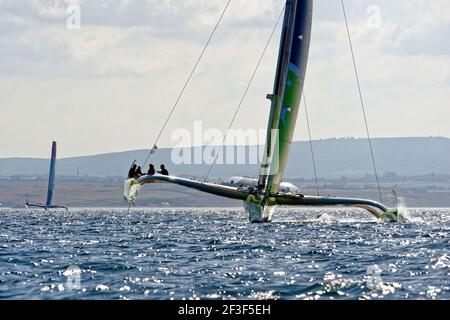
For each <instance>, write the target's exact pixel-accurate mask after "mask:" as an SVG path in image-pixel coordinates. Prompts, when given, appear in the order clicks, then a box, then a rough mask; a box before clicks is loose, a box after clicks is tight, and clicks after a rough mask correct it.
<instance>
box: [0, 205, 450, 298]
mask: <svg viewBox="0 0 450 320" xmlns="http://www.w3.org/2000/svg"><path fill="white" fill-rule="evenodd" d="M408 214H409V217H410V220H409V221H408V222H403V223H388V222H377V221H375V220H374V219H372V218H371V216H370V215H368V214H366V213H364V212H362V211H358V210H352V209H338V210H336V209H332V210H330V209H327V210H323V209H300V210H299V209H295V210H292V209H283V208H280V209H278V211H277V212H276V215H275V217H274V222H273V223H270V224H249V223H248V222H247V220H246V216H245V213H244V211H243V210H242V209H241V208H236V209H229V208H227V209H216V208H210V209H145V210H139V209H135V210H132V211H131V212H130V213H127V211H126V210H122V209H79V210H75V209H74V210H70V211H69V212H65V211H53V212H44V211H30V210H17V209H14V210H13V209H0V299H66V298H70V299H171V298H173V299H183V298H186V299H197V298H200V299H202V298H203V299H204V298H207V299H450V291H449V288H450V250H449V248H450V235H449V232H450V209H411V210H409V213H408Z"/></svg>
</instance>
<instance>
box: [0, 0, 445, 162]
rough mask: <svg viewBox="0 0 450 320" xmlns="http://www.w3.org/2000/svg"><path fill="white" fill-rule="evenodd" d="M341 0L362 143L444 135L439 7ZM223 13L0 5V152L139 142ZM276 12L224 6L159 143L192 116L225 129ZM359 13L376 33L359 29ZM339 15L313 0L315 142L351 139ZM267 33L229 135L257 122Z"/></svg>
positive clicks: (198, 4) (255, 1) (272, 57)
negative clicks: (71, 15) (76, 23)
mask: <svg viewBox="0 0 450 320" xmlns="http://www.w3.org/2000/svg"><path fill="white" fill-rule="evenodd" d="M77 3H79V5H80V8H81V29H80V30H68V29H67V28H66V19H67V17H68V14H67V11H66V9H67V6H68V5H70V4H77ZM345 3H346V7H347V11H348V12H347V14H348V18H349V22H350V30H351V33H352V37H353V42H354V47H355V53H356V58H357V63H358V67H359V70H360V76H361V82H362V85H363V94H364V97H365V99H366V105H367V111H368V115H369V122H370V125H371V129H372V132H373V135H375V136H406V135H432V134H434V135H436V134H442V135H447V136H450V131H449V130H450V129H449V127H448V124H447V122H448V119H449V117H450V114H449V109H448V107H447V105H448V104H447V103H446V101H448V100H449V99H450V90H449V89H450V79H449V77H450V76H449V75H450V51H449V50H450V44H449V42H448V41H446V39H448V38H449V37H450V28H448V27H449V24H450V4H449V2H448V1H447V0H434V1H432V2H430V1H424V0H415V1H407V0H402V1H400V0H398V1H387V0H376V1H356V0H347V1H346V2H345ZM225 4H226V1H224V0H208V1H206V0H147V1H142V0H139V1H138V0H110V1H98V0H89V1H87V0H80V1H68V0H60V1H58V0H28V1H26V0H14V1H13V0H0V46H1V48H2V50H1V51H0V59H1V61H4V62H5V63H2V64H0V119H1V120H0V127H1V128H2V134H1V135H0V156H12V155H40V156H45V155H47V153H48V150H47V149H48V148H47V145H48V143H47V142H48V140H50V139H53V138H54V137H55V136H57V138H58V139H59V140H61V144H60V146H61V148H62V149H61V152H62V154H63V155H65V156H69V155H79V154H86V153H99V152H107V151H116V150H127V149H132V148H148V147H150V146H151V144H152V140H153V139H154V137H155V136H156V134H157V132H158V130H159V128H160V126H161V124H162V123H163V121H164V119H165V117H166V116H167V114H168V112H169V110H170V108H171V106H172V104H173V102H174V100H175V98H176V95H177V94H178V92H179V90H180V89H181V87H182V85H183V83H184V81H185V79H186V77H187V75H188V74H189V72H190V70H191V68H192V66H193V64H194V62H195V60H196V59H197V57H198V55H199V54H200V52H201V50H202V48H203V45H204V43H205V41H206V39H207V38H208V36H209V34H210V32H211V30H212V28H213V26H214V24H215V22H216V21H217V18H218V16H219V15H220V13H221V11H222V10H223V8H224V6H225ZM283 4H284V1H282V0H270V1H269V0H267V1H263V2H262V1H259V0H242V1H232V2H231V5H230V7H229V11H228V12H227V14H226V15H225V17H224V19H223V22H222V24H221V26H220V28H219V29H218V30H217V33H216V35H215V37H214V38H213V41H212V42H211V44H210V47H209V48H208V50H207V52H206V55H205V56H204V58H203V60H202V61H201V63H200V65H199V67H198V70H197V72H196V74H195V75H194V77H193V79H192V81H191V83H190V84H189V87H188V89H187V91H186V93H185V96H184V97H183V99H182V101H181V102H180V105H179V107H178V109H177V111H176V112H175V114H174V116H173V118H172V119H171V121H170V122H169V125H168V127H167V134H165V135H163V138H162V141H161V144H162V145H170V144H171V141H170V140H169V138H170V132H171V130H174V129H176V128H179V127H185V128H187V129H192V123H193V122H194V121H195V120H199V119H202V120H204V122H205V127H216V128H219V129H221V130H224V129H225V128H226V127H227V125H228V122H229V120H230V117H231V115H232V113H233V112H234V109H235V108H236V106H237V103H238V102H239V100H240V98H241V96H242V93H243V91H244V89H245V86H246V84H247V81H248V79H249V78H250V75H251V73H252V71H253V68H254V67H255V65H256V62H257V60H258V58H259V55H260V54H261V51H262V49H263V47H264V45H265V43H266V41H267V39H268V36H269V34H270V32H271V30H272V28H273V24H274V22H275V20H276V18H277V17H278V15H279V14H280V11H281V8H282V7H283ZM370 6H377V7H378V8H379V10H380V11H379V12H380V18H381V20H380V26H379V28H376V29H373V28H368V27H367V21H368V19H369V17H370V12H368V8H369V7H370ZM341 10H342V8H341V7H340V1H338V0H329V1H315V9H314V21H313V36H312V42H311V51H310V60H309V64H308V72H307V82H306V93H307V96H308V102H309V111H310V116H311V124H312V129H313V134H314V136H315V137H316V138H321V137H330V136H364V128H363V124H362V118H361V110H360V106H359V104H358V103H359V102H358V96H357V92H356V87H355V80H354V74H353V69H352V68H353V67H352V62H351V57H350V53H349V49H348V40H347V38H346V37H347V36H346V33H345V26H344V24H343V17H342V11H341ZM279 31H280V26H279V27H278V30H277V32H276V33H275V34H276V36H275V37H274V39H273V40H272V42H271V44H270V47H269V50H268V51H267V54H266V56H265V58H264V60H263V63H262V65H261V67H260V70H259V72H258V74H257V76H256V78H255V81H254V83H253V85H252V87H251V89H250V91H249V93H248V96H247V98H246V100H245V102H244V105H243V107H242V109H241V111H240V113H239V115H238V118H237V120H236V123H235V127H242V128H248V127H254V128H256V129H259V128H264V127H265V126H266V124H267V123H266V122H267V114H268V109H269V103H268V101H267V100H266V99H265V95H266V93H269V92H270V91H271V90H272V86H273V77H274V73H275V63H276V58H277V53H278V51H277V50H278V49H277V47H278V41H279V33H280V32H279ZM17 118H19V119H21V123H23V124H24V125H23V129H22V130H21V131H17V126H16V123H15V122H14V121H10V119H17ZM49 119H52V121H50V122H49ZM431 124H432V125H431ZM30 137H32V138H33V143H32V144H31V145H30V143H29V139H30ZM303 138H306V131H305V119H304V115H303V114H302V113H301V115H300V117H299V122H298V129H297V132H296V134H295V139H303ZM11 141H14V143H11ZM21 145H22V146H23V145H28V147H27V149H26V150H25V151H24V150H23V148H21V147H19V146H21Z"/></svg>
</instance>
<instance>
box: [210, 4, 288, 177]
mask: <svg viewBox="0 0 450 320" xmlns="http://www.w3.org/2000/svg"><path fill="white" fill-rule="evenodd" d="M284 8H285V7H284V6H283V9H281V13H280V15H279V16H278V19H277V21H276V23H275V26H274V27H273V29H272V32H271V33H270V36H269V39H268V40H267V43H266V46H265V47H264V50H263V52H262V54H261V56H260V57H259V60H258V63H257V64H256V67H255V70H254V71H253V74H252V76H251V77H250V80H249V82H248V84H247V87H246V88H245V90H244V94H243V95H242V98H241V101H240V102H239V104H238V106H237V108H236V111H235V112H234V115H233V118H232V119H231V122H230V124H229V126H228V129H227V131H226V133H225V136H224V138H223V140H222V146H223V145H224V143H225V141H226V139H227V136H228V133H229V131H230V129H231V127H232V126H233V123H234V120H235V119H236V116H237V114H238V113H239V110H240V109H241V107H242V103H243V102H244V100H245V97H246V96H247V93H248V90H249V89H250V86H251V85H252V82H253V79H254V78H255V75H256V73H257V72H258V69H259V66H260V65H261V62H262V60H263V58H264V55H265V53H266V51H267V48H268V47H269V44H270V41H271V40H272V37H273V34H274V33H275V30H276V29H277V26H278V23H279V22H280V19H281V17H282V15H283V12H284ZM218 157H219V152H217V154H216V157H215V159H214V161H213V163H212V164H211V166H210V167H209V170H208V173H207V174H206V176H205V179H204V181H205V182H206V180H208V177H209V175H210V173H211V170H212V169H213V167H214V166H215V164H216V162H217V159H218Z"/></svg>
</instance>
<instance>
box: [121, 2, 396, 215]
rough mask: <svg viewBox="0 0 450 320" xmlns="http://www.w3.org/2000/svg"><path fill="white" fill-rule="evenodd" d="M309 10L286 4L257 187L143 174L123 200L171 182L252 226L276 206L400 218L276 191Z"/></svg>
mask: <svg viewBox="0 0 450 320" xmlns="http://www.w3.org/2000/svg"><path fill="white" fill-rule="evenodd" d="M312 12H313V0H287V1H286V6H285V15H284V21H283V28H282V35H281V43H280V47H279V57H278V63H277V71H276V76H275V84H274V90H273V93H272V94H269V95H267V98H268V99H269V100H270V102H271V108H270V115H269V122H268V126H267V135H266V144H265V149H264V158H263V161H262V165H261V171H260V175H259V179H258V184H257V186H255V187H251V186H248V187H245V188H242V187H236V186H227V185H222V184H216V183H209V182H201V181H195V180H191V179H185V178H180V177H175V176H164V175H160V174H154V175H145V176H142V177H140V178H138V179H134V178H132V179H128V180H126V181H125V185H124V198H125V199H126V200H127V201H128V202H129V203H133V204H134V200H135V199H136V196H137V193H138V191H139V189H140V187H141V186H143V185H145V184H152V183H170V184H177V185H180V186H183V187H186V188H190V189H196V190H198V191H201V192H206V193H209V194H213V195H217V196H221V197H226V198H231V199H237V200H242V201H243V202H244V208H245V210H246V212H247V213H248V219H249V221H250V222H252V223H258V222H270V221H272V217H273V214H274V211H275V209H276V207H277V206H316V207H328V206H344V207H356V208H361V209H365V210H367V211H368V212H370V213H371V214H373V215H374V216H375V217H377V218H379V219H386V220H389V221H399V220H403V219H404V217H403V216H402V215H401V214H399V210H398V209H397V208H394V209H389V208H388V207H386V206H385V205H383V204H382V203H379V202H376V201H373V200H367V199H356V198H339V197H320V196H309V195H304V194H301V193H298V192H282V191H280V184H281V182H282V178H283V175H284V172H285V169H286V164H287V160H288V155H289V151H290V147H291V143H292V138H293V134H294V130H295V125H296V122H297V115H298V112H299V108H300V102H301V99H302V94H303V87H304V83H305V74H306V67H307V62H308V53H309V45H310V39H311V25H312Z"/></svg>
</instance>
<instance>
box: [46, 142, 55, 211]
mask: <svg viewBox="0 0 450 320" xmlns="http://www.w3.org/2000/svg"><path fill="white" fill-rule="evenodd" d="M55 165H56V141H53V144H52V157H51V159H50V174H49V176H48V191H47V202H46V203H45V205H46V206H47V208H49V207H51V206H52V199H53V188H54V187H55Z"/></svg>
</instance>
